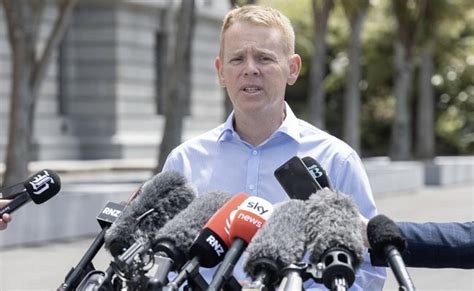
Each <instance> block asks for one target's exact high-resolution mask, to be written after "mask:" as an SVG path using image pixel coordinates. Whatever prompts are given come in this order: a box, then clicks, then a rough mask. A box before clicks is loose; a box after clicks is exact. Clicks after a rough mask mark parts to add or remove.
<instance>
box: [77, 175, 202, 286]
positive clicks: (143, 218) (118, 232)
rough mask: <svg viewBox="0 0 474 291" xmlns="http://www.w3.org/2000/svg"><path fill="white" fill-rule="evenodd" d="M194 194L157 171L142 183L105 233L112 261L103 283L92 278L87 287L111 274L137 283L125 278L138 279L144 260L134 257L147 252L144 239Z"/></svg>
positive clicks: (180, 179) (176, 177) (179, 181)
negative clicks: (112, 257)
mask: <svg viewBox="0 0 474 291" xmlns="http://www.w3.org/2000/svg"><path fill="white" fill-rule="evenodd" d="M194 193H195V192H194V189H193V188H192V187H191V186H190V185H189V184H188V183H187V182H186V180H185V178H184V177H183V176H182V175H181V174H179V173H178V172H174V171H169V172H161V173H159V174H157V175H155V176H154V177H152V178H151V179H150V180H148V181H146V182H145V183H144V184H143V185H142V186H141V188H140V190H139V191H138V194H137V195H136V197H135V198H134V199H133V200H132V201H131V202H130V204H129V206H128V207H127V208H125V210H124V211H123V213H122V215H121V216H120V217H119V219H117V221H115V223H114V224H112V226H111V227H110V228H109V229H108V230H107V231H106V233H105V240H104V242H105V247H106V248H108V249H109V251H110V253H111V254H112V256H114V257H115V259H114V260H113V261H112V262H111V264H110V266H109V268H108V269H107V271H106V272H105V273H103V276H104V278H103V280H96V279H94V280H93V281H91V282H90V284H95V283H97V282H101V284H103V285H101V286H104V285H108V284H109V283H110V280H111V279H112V275H113V274H114V273H116V274H117V275H118V276H119V277H120V278H125V279H127V282H128V283H129V284H135V283H137V282H136V280H128V278H132V277H133V278H142V276H141V274H137V272H138V273H139V272H141V271H143V270H142V269H143V268H142V267H143V266H144V264H145V263H146V262H145V261H146V260H142V258H139V259H138V260H135V258H136V257H137V255H141V254H143V253H144V252H146V251H148V248H149V239H148V236H149V235H151V234H153V233H155V232H156V231H158V230H159V229H160V228H161V227H163V225H164V224H165V223H166V222H167V221H168V220H170V219H172V218H173V217H174V216H175V215H176V214H178V213H179V212H180V211H181V210H183V209H184V208H186V207H187V206H188V205H189V204H190V203H191V201H192V200H193V199H194V197H195V194H194ZM96 277H97V276H95V277H94V276H92V277H90V279H91V280H92V279H93V278H96ZM85 279H87V278H85ZM140 283H141V282H138V284H140ZM81 285H85V286H89V285H88V284H82V283H81Z"/></svg>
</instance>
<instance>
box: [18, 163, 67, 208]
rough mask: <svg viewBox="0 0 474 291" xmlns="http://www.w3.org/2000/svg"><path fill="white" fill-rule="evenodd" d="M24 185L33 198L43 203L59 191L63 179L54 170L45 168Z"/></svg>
mask: <svg viewBox="0 0 474 291" xmlns="http://www.w3.org/2000/svg"><path fill="white" fill-rule="evenodd" d="M24 186H25V188H26V192H27V193H28V195H29V196H30V198H31V200H33V202H34V203H36V204H41V203H43V202H45V201H47V200H48V199H50V198H51V197H53V196H54V195H56V194H57V193H58V192H59V190H60V189H61V179H59V176H58V174H56V172H54V171H53V170H49V169H45V170H41V171H39V172H38V173H36V174H34V175H33V176H31V177H30V178H28V180H26V182H25V183H24Z"/></svg>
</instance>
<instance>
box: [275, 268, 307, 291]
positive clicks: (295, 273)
mask: <svg viewBox="0 0 474 291" xmlns="http://www.w3.org/2000/svg"><path fill="white" fill-rule="evenodd" d="M307 267H308V265H307V264H306V263H296V264H290V265H288V266H286V267H285V268H283V269H282V274H283V276H284V277H283V279H282V280H281V283H280V287H279V288H278V290H281V291H296V290H299V291H301V290H303V278H302V276H301V275H302V274H304V273H305V272H306V269H307Z"/></svg>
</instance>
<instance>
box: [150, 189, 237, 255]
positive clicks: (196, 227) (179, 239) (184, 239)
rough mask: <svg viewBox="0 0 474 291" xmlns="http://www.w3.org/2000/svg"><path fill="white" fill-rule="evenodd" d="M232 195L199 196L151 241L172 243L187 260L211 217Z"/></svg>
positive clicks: (210, 194)
mask: <svg viewBox="0 0 474 291" xmlns="http://www.w3.org/2000/svg"><path fill="white" fill-rule="evenodd" d="M230 198H231V195H230V194H229V193H227V192H221V191H217V192H208V193H206V194H204V195H201V196H198V197H197V198H196V199H194V201H193V202H192V203H191V204H189V206H188V207H186V209H184V210H183V211H181V212H180V213H178V214H177V215H176V216H175V217H174V218H173V219H171V220H170V221H168V222H167V223H166V224H165V225H164V226H163V227H162V228H161V229H160V230H159V231H158V232H157V233H156V234H154V235H152V237H151V238H150V240H151V241H152V244H158V243H160V242H163V241H166V242H169V243H171V244H172V245H173V246H174V247H176V248H177V249H178V250H179V251H181V252H182V253H183V254H184V255H185V257H186V258H189V249H190V248H191V245H192V243H193V241H194V239H195V238H196V237H197V236H198V234H199V232H200V231H201V230H202V228H203V227H204V225H205V224H206V222H207V221H208V220H209V219H210V218H211V216H212V215H213V214H214V213H215V212H216V211H217V210H219V208H221V207H222V206H223V205H224V204H225V203H226V202H227V201H229V200H230Z"/></svg>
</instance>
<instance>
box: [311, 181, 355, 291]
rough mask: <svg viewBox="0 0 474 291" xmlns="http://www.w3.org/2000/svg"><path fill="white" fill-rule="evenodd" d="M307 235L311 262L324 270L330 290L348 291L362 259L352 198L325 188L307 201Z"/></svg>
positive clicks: (326, 284)
mask: <svg viewBox="0 0 474 291" xmlns="http://www.w3.org/2000/svg"><path fill="white" fill-rule="evenodd" d="M306 206H307V218H306V235H307V244H308V249H310V250H312V253H311V255H310V258H309V261H310V262H311V263H312V264H313V265H315V266H317V268H318V267H319V269H322V282H323V283H324V285H325V286H326V287H327V288H328V289H330V290H347V288H349V287H350V286H352V284H353V283H354V280H355V274H354V269H357V268H358V267H359V265H360V264H361V262H362V260H363V258H362V253H363V249H364V246H363V240H362V234H361V232H360V226H359V212H358V210H357V206H356V205H355V203H354V202H353V201H352V199H351V198H350V197H349V196H347V195H345V194H343V193H339V192H334V191H332V190H329V189H323V190H321V191H319V192H318V195H313V196H311V198H310V199H309V200H308V201H307V204H306Z"/></svg>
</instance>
